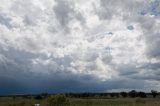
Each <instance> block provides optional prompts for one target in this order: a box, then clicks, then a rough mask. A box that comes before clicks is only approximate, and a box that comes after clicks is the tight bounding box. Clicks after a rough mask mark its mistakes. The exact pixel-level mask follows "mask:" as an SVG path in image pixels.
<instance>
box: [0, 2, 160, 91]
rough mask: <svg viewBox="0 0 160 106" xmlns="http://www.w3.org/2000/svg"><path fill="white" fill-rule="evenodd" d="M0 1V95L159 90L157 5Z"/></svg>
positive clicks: (159, 21) (159, 20)
mask: <svg viewBox="0 0 160 106" xmlns="http://www.w3.org/2000/svg"><path fill="white" fill-rule="evenodd" d="M0 1H1V4H0V94H10V93H33V92H36V93H39V92H88V91H91V92H92V91H96V92H98V91H114V90H115V91H117V90H123V89H125V90H126V89H138V90H145V91H147V90H150V89H156V90H160V84H159V81H160V77H159V75H160V48H159V45H160V31H159V28H160V24H159V23H160V11H159V7H160V1H159V0H151V1H146V0H118V1H116V2H115V0H88V1H86V0H81V1H74V0H0Z"/></svg>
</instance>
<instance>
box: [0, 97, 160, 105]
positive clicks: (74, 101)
mask: <svg viewBox="0 0 160 106" xmlns="http://www.w3.org/2000/svg"><path fill="white" fill-rule="evenodd" d="M69 101H70V106H160V98H112V99H100V98H99V99H98V98H97V99H91V98H90V99H80V98H69ZM35 103H40V104H41V106H47V105H46V100H45V99H42V100H35V99H34V98H29V99H26V98H22V97H16V98H12V97H0V106H34V104H35Z"/></svg>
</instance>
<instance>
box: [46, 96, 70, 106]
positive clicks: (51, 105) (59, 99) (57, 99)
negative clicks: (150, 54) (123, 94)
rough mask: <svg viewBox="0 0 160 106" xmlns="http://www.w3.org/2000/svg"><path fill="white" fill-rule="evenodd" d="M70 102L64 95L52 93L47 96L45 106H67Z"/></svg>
mask: <svg viewBox="0 0 160 106" xmlns="http://www.w3.org/2000/svg"><path fill="white" fill-rule="evenodd" d="M69 104H70V102H69V100H68V99H67V97H66V96H65V95H62V94H61V95H60V94H58V95H52V96H50V97H48V98H47V106H69Z"/></svg>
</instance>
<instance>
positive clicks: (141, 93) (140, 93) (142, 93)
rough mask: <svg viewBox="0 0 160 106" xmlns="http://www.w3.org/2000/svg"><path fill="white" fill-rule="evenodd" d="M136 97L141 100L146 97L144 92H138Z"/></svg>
mask: <svg viewBox="0 0 160 106" xmlns="http://www.w3.org/2000/svg"><path fill="white" fill-rule="evenodd" d="M137 95H138V97H141V98H146V97H147V95H146V93H145V92H138V94H137Z"/></svg>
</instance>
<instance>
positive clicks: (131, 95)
mask: <svg viewBox="0 0 160 106" xmlns="http://www.w3.org/2000/svg"><path fill="white" fill-rule="evenodd" d="M128 95H129V96H130V97H132V98H134V97H136V96H137V92H136V91H135V90H132V91H130V92H129V93H128Z"/></svg>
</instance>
